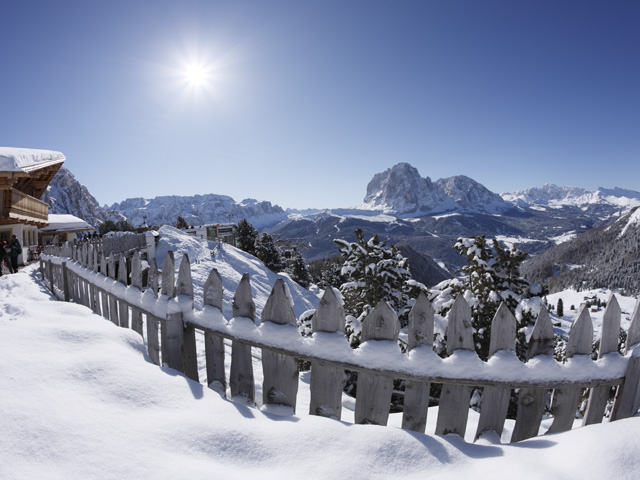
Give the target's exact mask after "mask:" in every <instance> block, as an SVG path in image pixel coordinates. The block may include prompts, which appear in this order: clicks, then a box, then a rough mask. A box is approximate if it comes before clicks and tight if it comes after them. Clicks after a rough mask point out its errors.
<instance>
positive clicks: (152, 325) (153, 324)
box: [145, 258, 160, 365]
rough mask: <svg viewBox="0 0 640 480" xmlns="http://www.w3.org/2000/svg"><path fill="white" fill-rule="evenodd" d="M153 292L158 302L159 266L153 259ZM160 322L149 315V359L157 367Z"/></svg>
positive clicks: (151, 269) (149, 286)
mask: <svg viewBox="0 0 640 480" xmlns="http://www.w3.org/2000/svg"><path fill="white" fill-rule="evenodd" d="M149 290H151V294H152V295H153V297H154V298H155V299H156V300H157V298H158V264H157V263H156V259H155V258H152V259H151V266H150V267H149V281H148V287H147V291H149ZM145 293H146V292H145ZM159 326H160V321H159V320H158V318H157V317H154V316H151V315H147V352H148V353H149V358H150V359H151V361H152V362H153V363H155V364H156V365H160V344H159V338H158V330H159Z"/></svg>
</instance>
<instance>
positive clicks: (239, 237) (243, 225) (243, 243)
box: [236, 218, 258, 256]
mask: <svg viewBox="0 0 640 480" xmlns="http://www.w3.org/2000/svg"><path fill="white" fill-rule="evenodd" d="M257 239H258V231H257V230H256V229H255V228H254V227H253V225H251V224H250V223H249V222H248V221H247V219H246V218H243V219H242V220H240V221H239V222H238V230H237V233H236V242H237V244H238V248H240V250H242V251H243V252H247V253H248V254H250V255H254V256H255V255H256V240H257Z"/></svg>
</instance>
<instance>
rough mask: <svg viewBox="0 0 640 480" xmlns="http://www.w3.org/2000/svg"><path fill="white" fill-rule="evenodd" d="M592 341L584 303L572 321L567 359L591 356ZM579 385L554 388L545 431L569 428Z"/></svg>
mask: <svg viewBox="0 0 640 480" xmlns="http://www.w3.org/2000/svg"><path fill="white" fill-rule="evenodd" d="M592 341H593V322H592V321H591V317H590V316H589V312H588V309H587V307H586V305H583V306H582V308H581V309H580V312H579V314H578V318H576V320H574V321H573V324H572V325H571V331H570V332H569V340H568V342H567V346H566V350H565V351H566V357H567V359H570V358H573V357H574V356H575V355H584V356H591V343H592ZM581 393H582V388H580V387H566V388H556V389H555V390H554V391H553V396H552V398H551V411H552V412H553V423H552V424H551V427H549V430H547V432H546V433H558V432H565V431H567V430H571V427H572V426H573V421H574V420H575V418H576V410H577V409H578V404H579V403H580V394H581Z"/></svg>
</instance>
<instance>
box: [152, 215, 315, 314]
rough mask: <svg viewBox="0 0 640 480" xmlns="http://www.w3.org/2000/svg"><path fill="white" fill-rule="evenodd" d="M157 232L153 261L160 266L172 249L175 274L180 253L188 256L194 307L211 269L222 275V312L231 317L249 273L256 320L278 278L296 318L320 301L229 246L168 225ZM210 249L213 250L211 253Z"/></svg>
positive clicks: (253, 258) (311, 293) (198, 303)
mask: <svg viewBox="0 0 640 480" xmlns="http://www.w3.org/2000/svg"><path fill="white" fill-rule="evenodd" d="M158 233H159V236H160V238H159V240H158V246H157V248H156V262H157V263H158V266H159V267H161V266H162V262H163V261H164V257H165V255H166V254H167V252H168V251H169V250H171V251H173V252H174V258H175V266H176V273H177V270H178V268H179V266H180V261H181V260H182V256H183V255H184V254H187V255H188V256H189V261H190V262H191V277H192V280H193V288H194V296H195V302H194V304H195V308H196V309H201V308H202V298H203V293H202V292H203V286H204V283H205V282H206V280H207V278H208V276H209V274H210V273H211V270H212V269H214V268H215V269H216V270H218V273H219V274H220V276H221V277H222V284H223V287H224V292H223V307H222V311H223V313H224V314H225V315H226V316H227V317H228V318H231V317H232V316H233V315H232V314H233V309H232V304H233V296H234V294H235V292H236V289H237V288H238V284H239V283H240V279H241V278H242V275H243V274H244V273H248V274H249V278H250V280H251V290H252V293H253V299H254V302H255V304H256V318H257V319H260V315H261V313H262V308H263V307H264V305H265V303H266V302H267V299H268V298H269V294H270V293H271V289H272V288H273V286H274V285H275V283H276V280H277V279H278V278H282V279H283V280H284V282H285V285H286V286H287V288H288V290H289V293H290V294H291V299H292V301H293V311H294V313H295V314H296V317H299V316H300V315H302V314H303V313H304V312H306V311H307V310H312V309H315V308H316V307H317V305H318V303H319V301H320V298H319V297H318V295H317V293H314V292H312V291H310V290H307V289H305V288H302V287H301V286H300V285H298V284H297V283H295V282H294V281H293V280H291V278H289V276H287V275H286V274H282V273H274V272H272V271H271V270H269V269H268V268H267V267H265V266H264V264H263V263H262V262H261V261H260V260H258V259H257V258H256V257H254V256H253V255H250V254H248V253H246V252H243V251H242V250H239V249H237V248H235V247H232V246H231V245H227V244H224V243H223V244H221V245H218V244H216V243H214V242H210V243H209V242H206V241H205V240H202V239H199V238H196V237H193V236H191V235H187V234H185V233H184V232H182V231H180V230H178V229H176V228H173V227H169V226H164V227H162V228H161V229H160V230H159V231H158ZM212 251H214V254H213V256H212V255H211V252H212Z"/></svg>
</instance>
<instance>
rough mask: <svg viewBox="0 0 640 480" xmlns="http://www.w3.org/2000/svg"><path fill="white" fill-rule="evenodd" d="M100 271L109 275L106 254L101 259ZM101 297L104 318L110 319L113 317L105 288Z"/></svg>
mask: <svg viewBox="0 0 640 480" xmlns="http://www.w3.org/2000/svg"><path fill="white" fill-rule="evenodd" d="M100 272H101V273H102V275H104V276H105V277H107V273H108V272H107V259H106V258H105V257H104V255H103V256H102V258H101V259H100ZM105 280H106V278H105ZM100 298H101V299H102V316H103V317H104V318H106V319H107V320H110V319H111V314H110V313H109V296H108V295H107V293H106V292H105V291H104V290H103V291H102V292H101V293H100Z"/></svg>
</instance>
